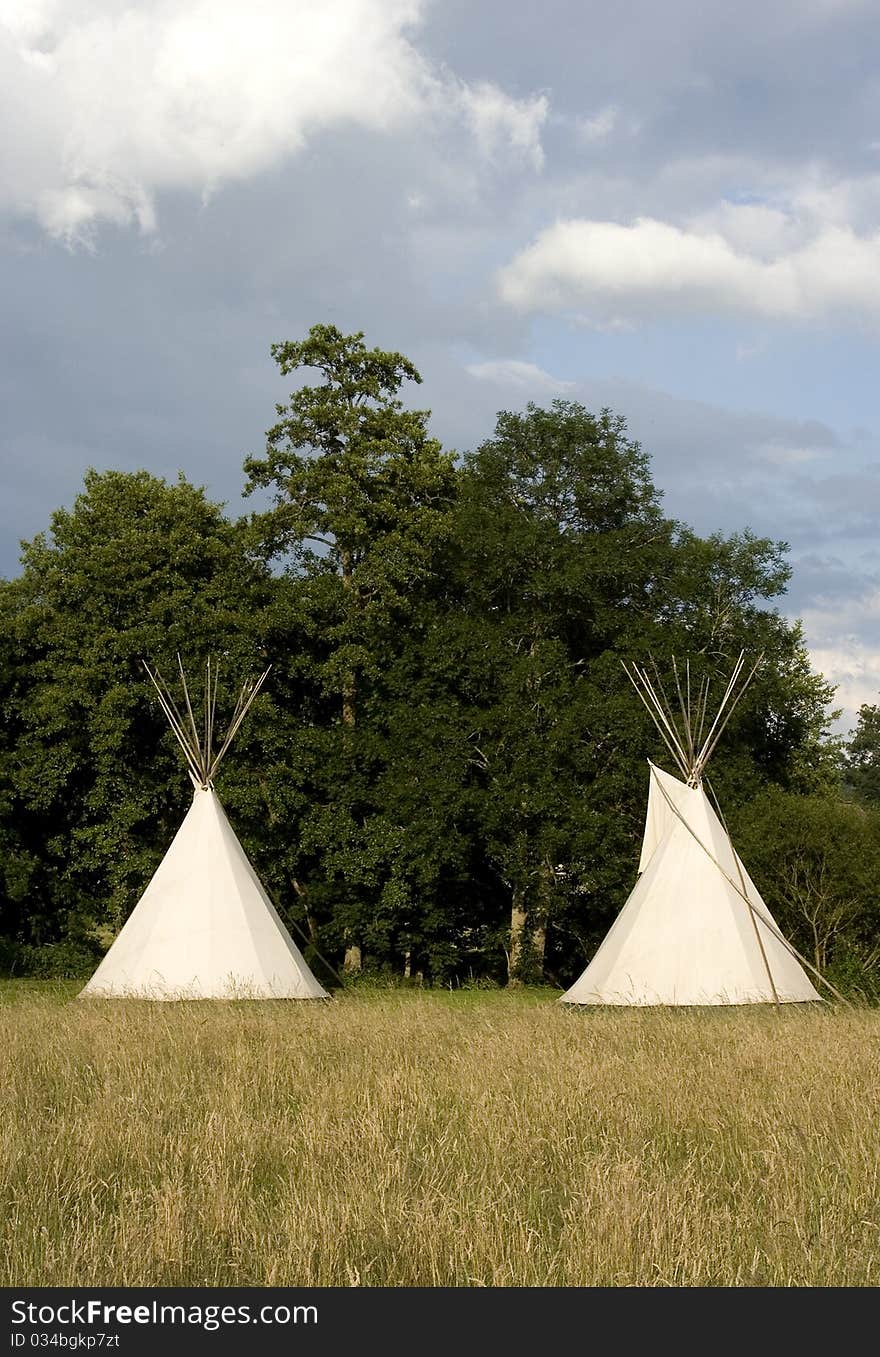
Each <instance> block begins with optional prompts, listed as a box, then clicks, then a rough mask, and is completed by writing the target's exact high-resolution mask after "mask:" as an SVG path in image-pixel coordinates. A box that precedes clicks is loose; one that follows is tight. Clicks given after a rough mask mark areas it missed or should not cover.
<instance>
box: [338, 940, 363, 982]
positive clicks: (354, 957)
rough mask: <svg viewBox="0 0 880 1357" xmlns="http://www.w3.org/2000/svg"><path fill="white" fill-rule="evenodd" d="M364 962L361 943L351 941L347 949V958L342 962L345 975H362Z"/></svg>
mask: <svg viewBox="0 0 880 1357" xmlns="http://www.w3.org/2000/svg"><path fill="white" fill-rule="evenodd" d="M361 964H362V957H361V948H360V943H357V942H350V943H349V944H348V946H347V947H346V949H345V960H344V961H343V963H342V971H343V974H344V975H360V971H361Z"/></svg>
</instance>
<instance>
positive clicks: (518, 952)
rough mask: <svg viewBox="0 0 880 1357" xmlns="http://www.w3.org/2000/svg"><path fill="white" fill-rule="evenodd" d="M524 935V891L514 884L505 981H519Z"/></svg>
mask: <svg viewBox="0 0 880 1357" xmlns="http://www.w3.org/2000/svg"><path fill="white" fill-rule="evenodd" d="M525 935H526V911H525V892H524V890H523V889H522V887H521V886H515V887H514V891H513V903H512V904H511V907H510V947H509V949H508V952H507V983H508V984H509V985H518V984H520V983H521V976H520V971H521V969H522V964H523V951H524V947H525Z"/></svg>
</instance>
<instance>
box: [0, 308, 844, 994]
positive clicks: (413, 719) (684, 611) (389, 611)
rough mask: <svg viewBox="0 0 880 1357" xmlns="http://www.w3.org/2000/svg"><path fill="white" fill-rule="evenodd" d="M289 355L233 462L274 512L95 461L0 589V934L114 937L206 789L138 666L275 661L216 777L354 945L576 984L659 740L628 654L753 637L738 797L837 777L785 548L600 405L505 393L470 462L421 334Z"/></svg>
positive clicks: (735, 775)
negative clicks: (415, 352)
mask: <svg viewBox="0 0 880 1357" xmlns="http://www.w3.org/2000/svg"><path fill="white" fill-rule="evenodd" d="M272 353H273V357H274V359H275V361H276V363H277V365H278V368H279V370H280V372H281V374H282V375H283V376H290V377H294V378H295V379H296V382H297V385H296V386H295V389H294V390H293V392H292V394H291V396H290V398H289V400H288V401H287V402H286V403H284V404H279V405H278V406H277V407H276V420H275V422H274V423H273V425H272V426H271V428H270V429H269V430H268V433H267V435H266V445H265V450H264V452H263V453H262V454H261V455H257V454H254V455H251V456H250V457H248V458H247V460H246V462H245V473H246V482H245V489H246V491H248V492H250V491H253V490H257V489H262V490H264V491H265V490H267V491H269V492H270V495H271V503H270V504H269V506H268V507H266V508H263V509H261V510H258V511H257V512H255V513H253V514H252V515H251V516H250V518H249V519H247V520H244V519H242V520H237V521H236V520H232V519H230V518H229V517H228V516H227V515H226V514H225V513H224V511H223V509H222V507H221V506H219V505H216V504H212V503H211V502H210V501H209V500H208V499H207V498H206V496H205V494H204V492H203V491H202V490H200V489H199V488H197V487H195V486H192V485H190V484H189V483H188V482H186V481H185V480H184V479H183V478H181V479H180V481H178V483H177V484H174V485H168V484H166V483H165V482H163V481H160V480H158V479H156V478H155V477H153V476H151V475H149V474H148V473H147V472H137V473H133V474H128V473H122V472H115V471H111V472H105V473H98V472H90V473H89V474H88V475H87V477H86V481H85V485H84V488H83V492H82V494H81V495H80V496H79V497H78V498H77V500H76V502H75V504H74V505H73V506H72V508H70V509H63V510H58V511H57V512H56V513H55V514H54V515H53V517H52V521H51V524H50V527H49V530H48V532H47V533H46V534H42V535H40V536H39V537H37V538H36V539H35V540H34V541H33V542H30V543H27V544H25V545H24V548H23V555H22V570H21V573H20V574H19V575H18V576H17V577H16V578H15V579H13V580H10V581H6V582H2V583H0V702H2V706H3V711H4V717H5V720H4V733H3V736H2V743H0V852H2V876H0V892H2V922H0V933H2V936H3V937H4V938H5V939H6V941H7V944H8V945H9V946H11V947H13V948H15V947H18V948H19V950H20V951H21V949H25V950H26V949H27V948H31V949H32V950H33V949H34V948H35V947H38V946H41V945H42V946H45V945H47V944H50V943H56V944H57V943H59V942H61V941H63V940H65V939H67V940H70V939H80V940H83V939H94V938H96V937H106V936H108V935H110V934H112V931H113V930H114V929H115V928H117V927H118V926H119V924H120V923H121V921H122V920H123V919H124V918H125V916H126V914H127V912H128V911H129V910H130V909H131V907H132V906H133V905H134V903H135V901H136V900H137V898H138V895H139V894H140V891H141V890H142V889H143V887H144V885H145V884H146V881H147V879H148V878H149V875H150V872H151V870H152V869H153V868H154V867H155V865H156V864H157V862H158V860H159V858H160V857H161V854H162V852H163V851H164V849H165V848H166V847H167V844H168V842H169V841H170V838H171V837H172V835H173V833H174V830H175V828H176V825H177V823H178V822H179V818H180V815H181V813H182V809H183V805H184V802H185V799H186V795H187V783H186V778H185V775H184V774H183V769H182V765H181V763H180V761H179V758H178V755H177V753H176V750H175V747H174V745H173V740H172V738H171V736H170V734H169V733H168V732H167V731H166V730H165V729H164V723H163V720H162V718H161V716H160V714H159V713H158V711H157V710H156V707H155V704H154V702H153V700H152V697H151V693H150V690H149V686H148V684H147V683H146V682H145V681H144V678H143V676H142V673H141V671H140V667H139V662H140V660H141V658H151V659H153V660H154V661H157V662H159V663H160V664H162V665H164V666H165V667H173V665H174V664H175V663H176V660H175V656H176V654H177V653H178V652H179V653H180V655H181V656H182V657H183V659H184V661H185V662H186V663H187V664H188V666H189V668H190V671H191V672H192V671H194V670H200V668H201V665H202V663H203V661H204V659H205V657H206V656H207V654H209V653H210V654H212V655H215V656H217V655H219V656H220V657H221V663H222V665H223V666H224V669H225V671H226V672H228V673H229V676H230V679H234V678H235V679H239V678H240V677H242V675H243V673H247V672H255V671H257V670H261V669H263V668H265V667H266V665H267V664H269V663H272V665H273V669H272V675H271V677H270V680H269V682H268V684H267V685H266V688H265V689H264V692H263V693H262V694H261V696H260V698H259V699H258V702H257V704H256V705H255V709H254V713H253V718H252V719H251V720H250V722H249V724H248V725H247V726H246V728H245V729H244V730H243V732H242V737H241V740H240V742H239V744H238V747H237V750H236V757H235V758H234V759H230V760H229V761H228V763H227V764H226V765H224V770H223V773H222V786H221V794H222V795H223V797H224V799H226V801H227V804H228V807H229V810H230V814H231V816H232V818H233V820H234V823H235V824H236V828H237V829H238V830H239V832H240V834H241V837H242V839H243V841H244V843H245V846H246V848H247V849H248V851H249V853H250V854H251V856H252V858H253V860H254V863H255V866H256V867H257V870H258V871H259V872H260V874H261V876H262V877H263V879H264V880H265V881H266V883H267V886H268V887H269V889H270V892H271V893H272V894H273V897H274V898H275V900H276V903H277V904H278V906H279V908H280V910H281V912H282V915H283V916H284V917H285V918H286V919H287V920H288V922H289V923H290V924H291V926H292V927H295V929H296V930H298V934H299V940H302V939H303V938H304V939H306V941H307V943H308V944H309V945H310V946H311V947H312V948H313V950H314V949H316V952H319V953H320V954H321V955H322V956H324V957H326V958H328V959H329V961H330V963H331V965H332V967H334V968H340V967H341V966H342V965H343V964H345V965H347V966H348V968H349V969H355V968H357V967H359V966H368V967H371V968H374V969H379V970H385V971H389V972H396V973H398V974H403V975H410V976H416V975H422V976H424V977H425V978H427V979H433V980H439V981H443V982H450V981H453V980H455V979H458V980H459V981H464V980H466V979H468V978H474V979H477V978H491V979H494V980H505V979H508V978H510V979H517V978H521V979H537V978H541V977H542V976H544V977H545V978H550V979H551V980H555V981H558V982H559V983H566V982H567V981H568V980H570V979H571V978H573V976H574V975H575V974H577V972H578V971H579V970H580V969H581V968H582V966H583V964H584V962H585V960H586V958H587V956H588V955H589V954H590V952H591V951H592V949H593V948H594V947H595V945H596V943H597V942H598V941H599V939H600V938H601V936H602V934H603V933H604V931H605V930H606V929H607V927H608V925H609V923H610V922H611V920H612V919H613V917H614V915H615V913H616V911H617V910H618V909H619V908H620V906H621V904H622V903H623V901H624V899H625V897H626V895H627V893H628V890H629V888H630V886H631V884H632V880H633V877H634V872H635V864H636V861H637V856H638V839H639V835H640V833H641V828H642V823H643V814H644V797H645V790H646V766H645V759H646V756H650V757H653V758H655V759H657V760H658V761H659V762H661V763H662V762H663V760H664V757H665V754H664V750H663V748H662V744H660V742H659V740H658V737H657V735H656V732H655V731H654V729H653V726H652V725H651V723H650V721H649V719H648V717H647V716H646V714H645V713H644V712H643V710H642V708H641V706H640V704H639V702H638V701H637V699H636V698H635V696H634V694H633V693H632V692H631V691H630V689H629V685H628V682H627V679H626V676H625V674H624V672H623V669H622V666H621V660H622V659H637V660H647V659H648V657H649V656H654V657H656V658H657V660H658V662H659V663H663V662H668V659H669V657H670V655H672V654H675V655H677V656H678V657H679V658H680V659H681V658H683V657H684V656H690V657H691V663H692V665H693V666H694V670H695V673H699V674H700V675H702V674H706V675H707V676H709V677H710V678H711V680H712V682H713V684H715V685H716V686H717V691H718V693H719V695H720V691H721V689H722V687H723V683H724V682H725V681H726V675H727V673H728V672H729V669H730V667H731V666H732V663H733V660H734V659H735V657H736V655H737V654H738V653H739V651H740V650H741V649H743V648H745V649H746V650H748V651H749V652H750V653H754V654H757V653H758V652H763V653H764V656H765V659H764V663H763V665H762V667H761V670H760V673H759V675H758V677H757V678H756V680H755V682H754V683H753V685H752V687H751V689H750V690H749V693H748V696H747V698H746V699H745V700H744V701H743V703H742V704H741V707H740V708H738V709H737V712H736V714H735V717H734V719H733V720H732V721H731V724H730V727H729V730H728V732H727V733H726V735H725V739H724V742H723V744H722V746H721V747H720V748H719V751H718V755H717V757H716V759H715V761H714V765H713V773H712V775H713V779H714V781H715V783H716V784H717V786H718V788H719V794H720V795H721V796H722V799H723V800H724V803H725V806H728V805H729V806H731V807H732V809H733V810H736V809H737V808H739V807H746V806H748V805H750V804H752V803H755V804H758V803H759V801H760V797H761V796H764V795H770V794H771V793H772V794H774V795H778V796H789V797H795V798H797V797H805V796H807V795H810V796H822V797H828V796H831V797H832V798H833V796H834V795H835V794H836V781H835V779H836V778H837V762H836V755H835V750H834V746H833V742H832V741H830V740H829V738H828V735H827V723H828V718H829V712H828V707H829V702H830V699H831V696H832V693H831V689H830V688H829V686H828V684H827V683H826V682H825V680H824V679H823V678H822V677H821V675H819V674H817V673H815V672H814V671H813V669H812V667H811V665H810V663H809V658H808V656H807V653H806V650H805V647H804V643H803V637H802V635H801V633H800V631H799V629H798V628H797V627H796V626H794V625H792V624H791V623H789V622H788V621H786V619H785V618H784V617H783V616H782V615H781V614H780V613H779V612H778V611H777V609H776V608H775V607H774V601H775V600H776V599H778V598H779V596H780V595H781V593H782V592H783V591H784V589H785V586H786V582H787V579H788V575H789V565H788V561H787V549H786V547H785V544H784V543H780V542H773V541H770V540H767V539H764V538H758V537H755V536H754V535H753V534H751V533H750V532H749V531H748V530H747V529H746V528H744V529H743V530H742V531H741V532H739V533H736V534H733V535H730V536H723V535H721V534H715V535H712V536H709V537H700V536H699V535H697V534H696V533H694V532H693V531H692V530H691V529H690V528H688V527H687V525H685V524H682V523H679V522H676V521H674V520H673V519H671V518H670V517H668V516H667V515H666V514H665V513H664V512H663V508H662V499H661V495H660V492H659V490H658V488H657V487H656V486H655V484H654V482H653V480H652V476H651V468H650V462H649V458H648V455H647V453H646V452H645V451H644V450H643V449H642V448H641V447H640V446H639V444H638V443H637V442H635V441H633V440H632V439H631V438H630V437H629V435H628V433H627V429H626V424H625V420H624V419H623V418H622V416H620V415H617V414H614V413H612V412H611V411H608V410H602V411H599V412H598V413H591V412H590V411H588V410H586V409H585V408H584V407H583V406H582V405H580V404H578V403H576V402H573V401H564V400H556V401H553V402H552V404H551V405H550V406H549V407H548V408H540V407H538V406H537V405H534V404H530V405H528V406H527V407H526V408H525V410H522V411H502V412H501V413H500V414H499V415H498V418H497V423H496V426H495V429H494V431H493V432H492V433H491V435H490V436H489V437H488V438H486V439H485V440H484V441H483V442H482V443H481V444H480V445H479V446H478V447H476V448H475V449H474V450H472V451H470V452H467V453H465V454H464V455H463V456H461V457H456V456H455V455H454V454H453V453H452V452H449V451H444V450H443V449H442V448H441V446H440V444H439V442H438V441H437V440H436V439H435V438H433V437H432V436H431V434H430V432H429V416H428V413H427V412H426V411H424V410H414V409H410V408H408V406H407V405H406V404H405V402H404V399H403V394H402V393H404V391H405V388H406V386H407V384H418V383H419V382H420V380H421V378H420V375H419V373H418V371H417V370H416V368H415V367H414V366H413V364H412V363H411V362H410V361H409V360H408V359H407V358H406V357H405V356H403V355H402V354H399V353H394V352H384V351H382V350H379V349H375V348H368V347H367V345H366V343H365V341H364V336H363V335H362V334H359V333H358V334H354V335H344V334H342V333H341V332H340V331H339V330H337V329H336V328H335V327H333V326H328V325H318V326H314V327H313V328H312V329H311V331H310V332H309V334H308V335H307V336H306V337H305V339H303V340H300V341H297V342H287V343H279V344H276V345H274V346H273V349H272ZM312 378H314V380H312ZM865 721H866V723H867V718H865ZM865 728H866V730H867V724H866V727H865ZM858 757H862V756H861V755H859V756H858ZM852 758H853V759H854V760H855V759H856V754H853V756H852ZM865 759H867V760H868V762H870V758H868V755H865ZM865 759H863V762H864V761H865ZM855 766H856V764H855V762H853V763H852V767H853V768H855ZM774 804H776V803H774ZM798 804H800V802H798ZM756 842H757V841H756ZM762 851H763V850H762ZM761 884H762V886H763V882H762V883H761ZM21 954H22V955H24V952H23V951H22V953H21ZM309 959H310V960H311V961H312V962H313V964H314V956H312V955H310V958H309ZM317 969H319V970H320V966H318V967H317ZM321 974H322V978H328V979H329V978H331V975H330V974H328V973H325V972H323V971H321Z"/></svg>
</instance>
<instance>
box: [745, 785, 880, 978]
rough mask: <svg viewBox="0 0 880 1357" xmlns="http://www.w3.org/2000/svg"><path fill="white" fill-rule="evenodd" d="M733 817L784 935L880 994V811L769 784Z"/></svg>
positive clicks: (834, 971)
mask: <svg viewBox="0 0 880 1357" xmlns="http://www.w3.org/2000/svg"><path fill="white" fill-rule="evenodd" d="M729 819H730V820H731V828H732V830H733V831H734V836H735V839H736V843H737V848H738V850H739V854H740V857H741V858H742V859H743V862H744V863H745V865H746V867H747V869H748V871H749V873H750V875H751V876H752V877H753V878H754V880H755V883H756V885H757V886H758V889H759V890H760V891H761V894H762V895H763V897H764V899H765V900H766V901H767V904H768V905H769V907H770V910H771V912H772V913H773V915H774V917H775V918H776V920H777V922H778V923H779V925H780V927H781V928H782V929H783V931H784V932H785V934H786V936H787V937H789V938H790V939H791V941H792V942H793V943H794V945H795V946H796V947H797V948H798V949H799V950H800V951H801V952H802V954H803V955H804V956H806V957H807V958H808V959H809V960H810V961H811V962H812V963H813V965H815V966H816V967H817V968H818V969H819V970H820V971H822V972H823V973H824V972H826V971H827V973H828V974H829V976H830V977H831V978H832V979H833V980H836V981H837V982H838V983H839V984H843V985H845V986H846V988H847V989H850V990H852V989H855V990H860V991H861V992H862V993H864V994H866V995H868V996H869V997H872V998H877V997H880V899H878V895H877V881H878V879H880V812H878V811H877V810H875V809H866V808H864V807H862V806H858V805H855V804H853V802H851V801H844V800H842V799H841V798H840V797H839V795H838V796H831V795H808V796H804V795H798V794H796V793H794V792H788V791H784V790H782V789H781V788H779V787H771V788H767V789H766V790H765V791H763V792H762V793H761V794H760V795H759V796H756V797H755V798H754V799H753V800H751V801H750V802H748V803H747V804H746V805H744V806H741V807H739V808H738V809H737V810H735V812H734V813H733V814H732V815H730V816H729ZM820 988H821V986H820Z"/></svg>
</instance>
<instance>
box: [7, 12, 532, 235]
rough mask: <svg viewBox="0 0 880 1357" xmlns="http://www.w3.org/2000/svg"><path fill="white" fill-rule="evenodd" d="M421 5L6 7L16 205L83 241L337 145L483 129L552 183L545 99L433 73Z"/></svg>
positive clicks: (10, 180)
mask: <svg viewBox="0 0 880 1357" xmlns="http://www.w3.org/2000/svg"><path fill="white" fill-rule="evenodd" d="M422 9H423V4H422V0H323V3H322V4H320V5H317V4H314V3H311V2H310V0H251V3H250V4H248V5H243V4H241V3H240V0H140V3H137V4H125V3H123V0H0V117H2V120H3V123H4V127H5V129H6V135H5V136H4V139H3V148H2V150H0V183H2V184H3V185H4V187H3V188H2V189H0V207H4V208H5V209H6V210H7V211H14V212H18V213H25V214H29V215H34V216H36V217H37V218H38V219H39V221H40V222H41V223H42V225H43V226H44V227H45V228H46V229H47V230H48V231H49V232H50V233H51V234H53V235H56V236H60V237H66V238H67V239H69V240H82V239H83V238H84V237H87V236H88V232H89V228H90V227H92V226H93V225H94V224H95V223H96V222H100V221H109V222H114V223H116V224H125V223H136V224H138V225H139V226H140V228H141V229H142V230H150V229H152V227H153V226H154V224H155V208H154V205H153V200H154V196H155V194H156V193H157V192H159V191H161V190H163V189H174V188H184V189H192V190H195V191H197V192H202V193H210V192H211V191H212V190H213V189H215V188H216V187H217V186H218V185H220V184H222V183H224V182H228V181H230V180H235V179H243V178H248V177H250V176H253V175H255V174H258V173H259V172H261V171H263V170H265V169H268V168H271V167H273V166H276V165H278V164H279V163H281V162H282V161H283V160H284V159H285V158H287V157H289V156H290V155H292V154H294V153H295V152H296V151H298V150H300V149H301V148H302V147H303V145H304V143H305V142H306V141H307V139H308V138H309V137H310V136H312V135H313V134H315V133H317V132H319V131H321V130H322V129H326V128H330V127H345V126H358V127H361V128H366V129H370V130H373V131H376V132H388V131H391V130H396V129H399V128H405V127H408V126H411V125H412V123H413V121H414V120H419V119H421V120H423V121H425V122H426V123H433V124H445V125H450V124H451V125H454V124H455V123H458V124H459V125H461V124H464V125H465V126H466V127H468V128H469V130H470V133H471V135H472V136H473V137H474V140H475V141H476V143H477V146H478V147H479V148H480V150H481V151H482V152H483V153H484V154H485V155H487V156H492V157H495V156H497V155H499V154H505V155H508V154H510V153H511V152H512V153H513V154H514V155H515V156H516V157H517V158H518V159H520V160H524V161H525V162H526V163H528V164H529V165H531V166H534V167H536V168H540V164H541V161H542V154H543V153H542V151H541V145H540V129H541V125H542V122H543V121H544V118H545V117H546V113H547V101H546V99H544V98H543V96H542V97H539V98H532V99H525V100H517V99H514V98H511V97H510V96H509V95H507V94H505V93H504V92H503V91H502V90H500V89H498V88H497V87H496V86H494V85H492V84H489V83H485V82H484V83H482V84H479V85H477V86H474V87H471V86H469V85H467V84H465V83H463V82H462V81H460V80H458V79H457V78H456V77H455V76H454V75H452V74H449V73H447V72H445V71H441V70H439V69H434V68H433V67H432V66H431V65H430V63H429V62H428V61H427V60H426V59H425V58H424V57H423V56H422V55H421V53H420V52H419V50H418V48H417V47H416V46H415V44H414V41H413V38H412V35H413V32H414V30H415V28H416V27H417V25H418V23H419V20H420V18H421V13H422Z"/></svg>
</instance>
